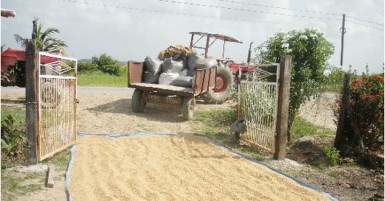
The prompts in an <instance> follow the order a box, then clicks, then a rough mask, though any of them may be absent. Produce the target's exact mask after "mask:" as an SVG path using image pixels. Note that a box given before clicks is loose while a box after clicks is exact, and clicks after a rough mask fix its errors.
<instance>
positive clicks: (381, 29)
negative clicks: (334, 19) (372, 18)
mask: <svg viewBox="0 0 385 201" xmlns="http://www.w3.org/2000/svg"><path fill="white" fill-rule="evenodd" d="M346 22H349V23H352V24H356V25H360V26H364V27H367V28H371V29H377V30H380V31H384V29H383V28H378V27H373V26H369V25H366V24H362V23H357V22H354V21H349V20H346Z"/></svg>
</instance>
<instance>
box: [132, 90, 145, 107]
mask: <svg viewBox="0 0 385 201" xmlns="http://www.w3.org/2000/svg"><path fill="white" fill-rule="evenodd" d="M131 106H132V111H133V112H135V113H141V112H143V111H144V108H146V94H145V93H144V92H143V91H142V90H139V89H135V91H134V94H133V95H132V102H131Z"/></svg>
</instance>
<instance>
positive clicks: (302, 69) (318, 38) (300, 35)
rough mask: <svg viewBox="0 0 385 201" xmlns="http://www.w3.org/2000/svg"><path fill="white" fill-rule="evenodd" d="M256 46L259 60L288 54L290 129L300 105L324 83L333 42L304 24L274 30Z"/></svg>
mask: <svg viewBox="0 0 385 201" xmlns="http://www.w3.org/2000/svg"><path fill="white" fill-rule="evenodd" d="M256 50H257V51H258V52H259V54H258V55H257V59H258V60H259V62H260V63H279V62H280V58H281V57H282V56H284V55H291V56H292V69H291V73H292V75H291V88H290V104H289V130H290V128H291V126H292V123H293V120H294V117H295V116H296V115H297V113H298V111H299V108H300V106H301V105H302V104H303V103H304V102H305V101H306V100H307V99H309V98H310V97H311V96H314V95H318V94H319V93H320V90H321V88H322V86H323V85H324V84H325V83H326V76H325V75H324V71H325V70H326V66H327V60H328V59H329V58H330V56H331V55H332V54H333V52H334V46H333V45H332V44H331V43H330V42H328V41H327V40H326V39H325V37H324V35H323V33H321V32H319V31H317V30H315V29H309V28H307V29H305V30H303V31H296V30H294V31H290V32H288V33H282V32H280V33H277V34H276V35H275V36H273V37H270V38H269V39H268V40H267V41H265V42H264V43H263V44H261V45H260V46H259V47H257V49H256ZM289 134H290V133H289ZM289 138H290V135H289Z"/></svg>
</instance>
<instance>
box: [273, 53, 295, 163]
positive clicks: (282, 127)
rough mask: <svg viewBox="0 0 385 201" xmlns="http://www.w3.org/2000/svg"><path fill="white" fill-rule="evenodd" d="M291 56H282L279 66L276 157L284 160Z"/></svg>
mask: <svg viewBox="0 0 385 201" xmlns="http://www.w3.org/2000/svg"><path fill="white" fill-rule="evenodd" d="M291 59H292V58H291V56H289V55H286V56H283V57H281V63H280V67H279V88H278V103H277V104H278V108H277V125H276V131H277V135H276V138H275V151H274V159H276V160H283V159H285V156H286V144H287V133H288V124H289V122H288V120H289V97H290V81H291V73H290V70H291Z"/></svg>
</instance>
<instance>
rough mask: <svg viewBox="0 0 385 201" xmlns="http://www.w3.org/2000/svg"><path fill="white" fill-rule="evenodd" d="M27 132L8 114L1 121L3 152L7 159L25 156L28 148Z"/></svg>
mask: <svg viewBox="0 0 385 201" xmlns="http://www.w3.org/2000/svg"><path fill="white" fill-rule="evenodd" d="M24 133H25V131H24V130H23V129H22V128H21V127H20V125H19V124H18V123H17V122H16V120H15V118H14V117H13V116H12V115H10V114H8V115H7V116H6V117H5V118H2V120H1V151H2V154H4V155H5V156H7V157H19V156H22V155H23V154H24V151H25V147H26V138H25V134H24Z"/></svg>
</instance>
